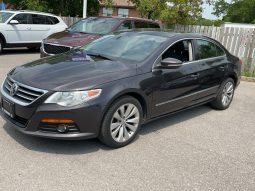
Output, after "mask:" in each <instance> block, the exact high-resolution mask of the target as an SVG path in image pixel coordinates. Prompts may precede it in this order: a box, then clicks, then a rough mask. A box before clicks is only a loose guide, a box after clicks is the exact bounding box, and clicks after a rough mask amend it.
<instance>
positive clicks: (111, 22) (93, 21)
mask: <svg viewBox="0 0 255 191" xmlns="http://www.w3.org/2000/svg"><path fill="white" fill-rule="evenodd" d="M118 22H119V20H118V19H115V18H88V19H84V20H80V21H78V22H77V23H75V24H74V25H73V26H71V27H70V28H69V29H68V30H69V31H71V32H82V33H92V34H107V33H109V32H111V31H112V29H113V28H114V26H115V25H116V24H117V23H118Z"/></svg>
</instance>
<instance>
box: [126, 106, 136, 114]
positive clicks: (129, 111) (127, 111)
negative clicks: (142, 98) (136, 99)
mask: <svg viewBox="0 0 255 191" xmlns="http://www.w3.org/2000/svg"><path fill="white" fill-rule="evenodd" d="M134 108H135V106H134V105H131V104H129V105H128V107H127V109H126V111H125V116H126V117H128V116H129V114H130V113H131V111H132V110H133V109H134Z"/></svg>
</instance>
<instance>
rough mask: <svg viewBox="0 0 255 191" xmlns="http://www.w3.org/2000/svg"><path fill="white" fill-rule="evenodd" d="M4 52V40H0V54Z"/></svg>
mask: <svg viewBox="0 0 255 191" xmlns="http://www.w3.org/2000/svg"><path fill="white" fill-rule="evenodd" d="M3 51H4V42H3V40H2V39H1V38H0V54H1V53H3Z"/></svg>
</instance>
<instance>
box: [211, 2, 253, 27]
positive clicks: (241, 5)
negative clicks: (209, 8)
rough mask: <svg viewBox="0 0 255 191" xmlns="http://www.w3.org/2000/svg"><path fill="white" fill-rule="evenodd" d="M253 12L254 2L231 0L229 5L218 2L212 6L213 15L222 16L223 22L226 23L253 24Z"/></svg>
mask: <svg viewBox="0 0 255 191" xmlns="http://www.w3.org/2000/svg"><path fill="white" fill-rule="evenodd" d="M254 10H255V1H254V0H233V1H232V2H231V3H227V2H225V1H224V0H218V1H216V2H215V4H214V14H215V15H216V16H221V15H223V16H224V17H223V20H224V21H227V22H236V23H255V11H254Z"/></svg>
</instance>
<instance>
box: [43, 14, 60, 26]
mask: <svg viewBox="0 0 255 191" xmlns="http://www.w3.org/2000/svg"><path fill="white" fill-rule="evenodd" d="M58 23H59V20H58V19H57V18H56V17H50V16H46V21H45V24H47V25H55V24H58Z"/></svg>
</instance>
